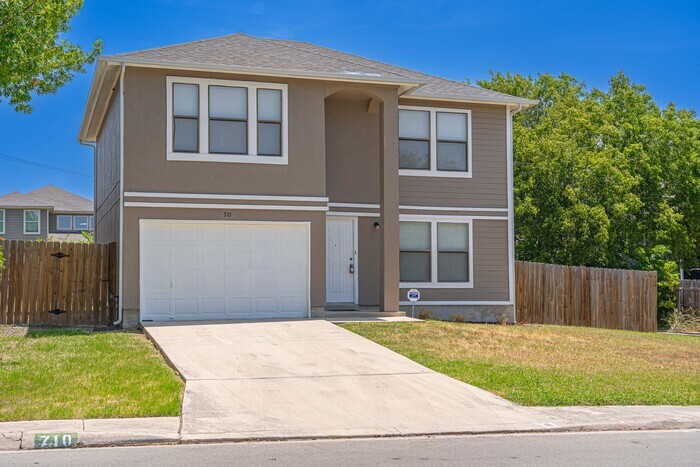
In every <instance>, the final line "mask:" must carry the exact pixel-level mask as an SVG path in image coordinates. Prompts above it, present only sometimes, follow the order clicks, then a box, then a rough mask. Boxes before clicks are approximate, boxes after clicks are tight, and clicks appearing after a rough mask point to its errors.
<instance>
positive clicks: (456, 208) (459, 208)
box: [399, 204, 508, 212]
mask: <svg viewBox="0 0 700 467" xmlns="http://www.w3.org/2000/svg"><path fill="white" fill-rule="evenodd" d="M399 208H400V209H411V210H416V211H455V212H468V211H473V212H508V208H469V207H464V206H413V205H411V206H408V205H403V204H402V205H401V206H399Z"/></svg>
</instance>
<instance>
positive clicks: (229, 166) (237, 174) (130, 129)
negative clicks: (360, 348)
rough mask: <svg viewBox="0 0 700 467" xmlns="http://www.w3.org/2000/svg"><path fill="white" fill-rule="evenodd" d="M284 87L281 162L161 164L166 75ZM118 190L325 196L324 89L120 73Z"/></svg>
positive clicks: (299, 83)
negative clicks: (285, 156) (285, 146)
mask: <svg viewBox="0 0 700 467" xmlns="http://www.w3.org/2000/svg"><path fill="white" fill-rule="evenodd" d="M167 76H189V77H201V78H215V79H228V80H243V81H261V82H285V83H287V84H288V86H289V87H288V106H289V112H288V113H289V115H288V120H289V122H288V131H289V138H288V142H289V151H288V153H289V164H288V165H266V164H246V163H224V162H191V161H168V160H167V159H166V157H167V156H166V151H167V144H166V137H167V136H166V125H167V123H166V122H167V118H166V77H167ZM124 82H125V98H124V99H125V101H124V106H125V107H124V115H125V129H124V131H125V140H124V164H125V168H124V191H126V192H134V191H146V192H176V193H213V194H246V195H253V194H258V195H296V196H325V194H326V159H325V131H324V87H323V83H322V82H319V81H309V80H292V79H290V80H279V79H275V78H271V77H270V78H268V77H259V76H258V77H255V76H242V75H231V74H222V73H198V72H189V71H182V70H160V69H150V68H127V70H126V77H125V80H124Z"/></svg>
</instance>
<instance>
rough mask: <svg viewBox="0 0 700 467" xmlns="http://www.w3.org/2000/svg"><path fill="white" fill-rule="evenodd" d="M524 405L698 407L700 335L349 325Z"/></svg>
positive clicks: (440, 325) (443, 324)
mask: <svg viewBox="0 0 700 467" xmlns="http://www.w3.org/2000/svg"><path fill="white" fill-rule="evenodd" d="M342 326H343V327H344V328H345V329H348V330H350V331H353V332H356V333H357V334H360V335H362V336H364V337H366V338H368V339H371V340H373V341H375V342H377V343H379V344H381V345H383V346H385V347H388V348H390V349H391V350H394V351H396V352H398V353H400V354H403V355H405V356H406V357H408V358H410V359H412V360H415V361H416V362H418V363H420V364H421V365H424V366H427V367H428V368H432V369H433V370H435V371H439V372H441V373H444V374H446V375H449V376H451V377H453V378H456V379H458V380H461V381H464V382H466V383H469V384H473V385H475V386H478V387H480V388H483V389H486V390H488V391H491V392H493V393H495V394H498V395H500V396H503V397H505V398H507V399H510V400H511V401H513V402H516V403H518V404H523V405H540V406H558V405H700V338H698V337H693V336H674V335H664V334H649V333H640V332H630V331H611V330H604V329H593V328H577V327H564V326H498V325H484V324H464V323H448V322H442V321H426V322H423V323H347V324H343V325H342Z"/></svg>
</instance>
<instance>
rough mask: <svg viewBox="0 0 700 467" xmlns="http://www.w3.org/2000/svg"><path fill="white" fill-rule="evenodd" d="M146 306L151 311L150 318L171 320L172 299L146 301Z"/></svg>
mask: <svg viewBox="0 0 700 467" xmlns="http://www.w3.org/2000/svg"><path fill="white" fill-rule="evenodd" d="M144 306H145V307H146V308H147V309H148V311H149V316H151V317H152V318H153V319H169V318H170V299H169V298H160V299H158V298H153V299H148V300H145V303H144Z"/></svg>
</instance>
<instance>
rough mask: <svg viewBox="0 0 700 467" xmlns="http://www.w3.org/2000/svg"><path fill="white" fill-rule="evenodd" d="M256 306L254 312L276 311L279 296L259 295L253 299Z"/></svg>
mask: <svg viewBox="0 0 700 467" xmlns="http://www.w3.org/2000/svg"><path fill="white" fill-rule="evenodd" d="M253 303H254V306H255V309H254V313H256V314H261V313H270V314H272V313H276V312H277V298H276V297H257V298H255V299H253Z"/></svg>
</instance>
